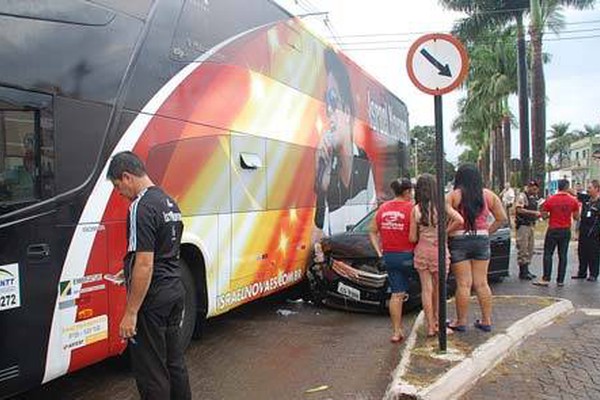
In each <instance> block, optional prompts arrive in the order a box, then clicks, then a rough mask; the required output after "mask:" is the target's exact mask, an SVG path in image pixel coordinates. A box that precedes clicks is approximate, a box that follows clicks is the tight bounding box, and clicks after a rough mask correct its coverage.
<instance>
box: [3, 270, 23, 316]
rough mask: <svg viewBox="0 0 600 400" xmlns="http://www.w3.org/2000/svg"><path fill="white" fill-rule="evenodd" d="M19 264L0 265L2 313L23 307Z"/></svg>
mask: <svg viewBox="0 0 600 400" xmlns="http://www.w3.org/2000/svg"><path fill="white" fill-rule="evenodd" d="M20 288H21V286H20V284H19V264H16V263H15V264H8V265H0V311H4V310H10V309H12V308H17V307H21V289H20Z"/></svg>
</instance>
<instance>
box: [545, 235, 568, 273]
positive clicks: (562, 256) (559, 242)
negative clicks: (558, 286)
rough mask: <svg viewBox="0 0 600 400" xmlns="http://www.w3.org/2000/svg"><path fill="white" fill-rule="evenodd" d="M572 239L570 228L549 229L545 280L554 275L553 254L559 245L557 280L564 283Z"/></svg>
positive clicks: (546, 246) (546, 241)
mask: <svg viewBox="0 0 600 400" xmlns="http://www.w3.org/2000/svg"><path fill="white" fill-rule="evenodd" d="M570 240H571V230H570V229H568V228H567V229H548V231H546V237H545V239H544V277H543V279H544V280H545V281H550V279H551V277H552V255H553V254H554V249H556V248H557V247H558V276H557V278H556V281H557V282H559V283H563V282H564V281H565V274H566V272H567V253H568V251H569V241H570Z"/></svg>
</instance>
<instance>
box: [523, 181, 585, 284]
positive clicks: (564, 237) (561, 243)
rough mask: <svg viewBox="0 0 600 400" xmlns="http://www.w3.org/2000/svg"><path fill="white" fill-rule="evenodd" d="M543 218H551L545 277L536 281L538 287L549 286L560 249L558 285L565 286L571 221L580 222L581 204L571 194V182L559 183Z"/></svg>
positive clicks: (545, 259) (547, 202)
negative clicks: (553, 265) (553, 257)
mask: <svg viewBox="0 0 600 400" xmlns="http://www.w3.org/2000/svg"><path fill="white" fill-rule="evenodd" d="M542 216H543V217H544V218H548V217H549V218H550V221H549V222H548V229H547V230H546V237H545V238H544V276H543V277H542V279H540V280H537V281H534V282H533V284H534V285H536V286H548V285H549V284H550V278H551V275H552V256H553V255H554V250H555V249H556V248H558V275H557V277H556V285H557V286H559V287H562V286H564V281H565V274H566V272H567V253H568V251H569V241H570V240H571V220H572V219H574V220H576V221H577V220H579V203H578V202H577V199H575V197H574V196H573V195H572V194H571V193H569V181H568V180H566V179H560V180H559V181H558V192H557V193H556V194H555V195H553V196H550V197H549V198H548V199H547V200H546V201H545V202H544V204H543V205H542Z"/></svg>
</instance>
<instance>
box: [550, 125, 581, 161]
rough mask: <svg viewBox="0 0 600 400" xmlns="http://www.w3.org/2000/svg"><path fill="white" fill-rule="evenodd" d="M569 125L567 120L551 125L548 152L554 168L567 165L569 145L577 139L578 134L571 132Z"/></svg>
mask: <svg viewBox="0 0 600 400" xmlns="http://www.w3.org/2000/svg"><path fill="white" fill-rule="evenodd" d="M569 125H570V124H568V123H566V122H560V123H558V124H554V125H552V126H551V129H550V137H548V146H547V147H546V154H547V155H548V161H549V164H550V167H551V168H552V169H554V170H556V169H561V168H564V167H566V166H567V165H566V161H568V160H569V146H570V145H571V143H573V141H575V140H576V139H577V136H575V135H574V134H573V133H571V132H569Z"/></svg>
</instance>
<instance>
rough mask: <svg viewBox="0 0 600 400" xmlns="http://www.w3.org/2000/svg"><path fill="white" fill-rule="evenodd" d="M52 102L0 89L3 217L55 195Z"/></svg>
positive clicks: (0, 187) (21, 92)
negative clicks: (5, 214)
mask: <svg viewBox="0 0 600 400" xmlns="http://www.w3.org/2000/svg"><path fill="white" fill-rule="evenodd" d="M51 107H52V98H51V97H50V96H46V95H41V94H38V93H29V92H25V91H20V90H15V89H8V88H2V87H0V214H4V213H7V212H10V211H14V210H17V209H19V208H21V207H24V206H26V205H29V204H32V203H34V202H36V201H38V200H41V199H46V198H49V197H52V196H53V195H54V121H53V118H52V108H51Z"/></svg>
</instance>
